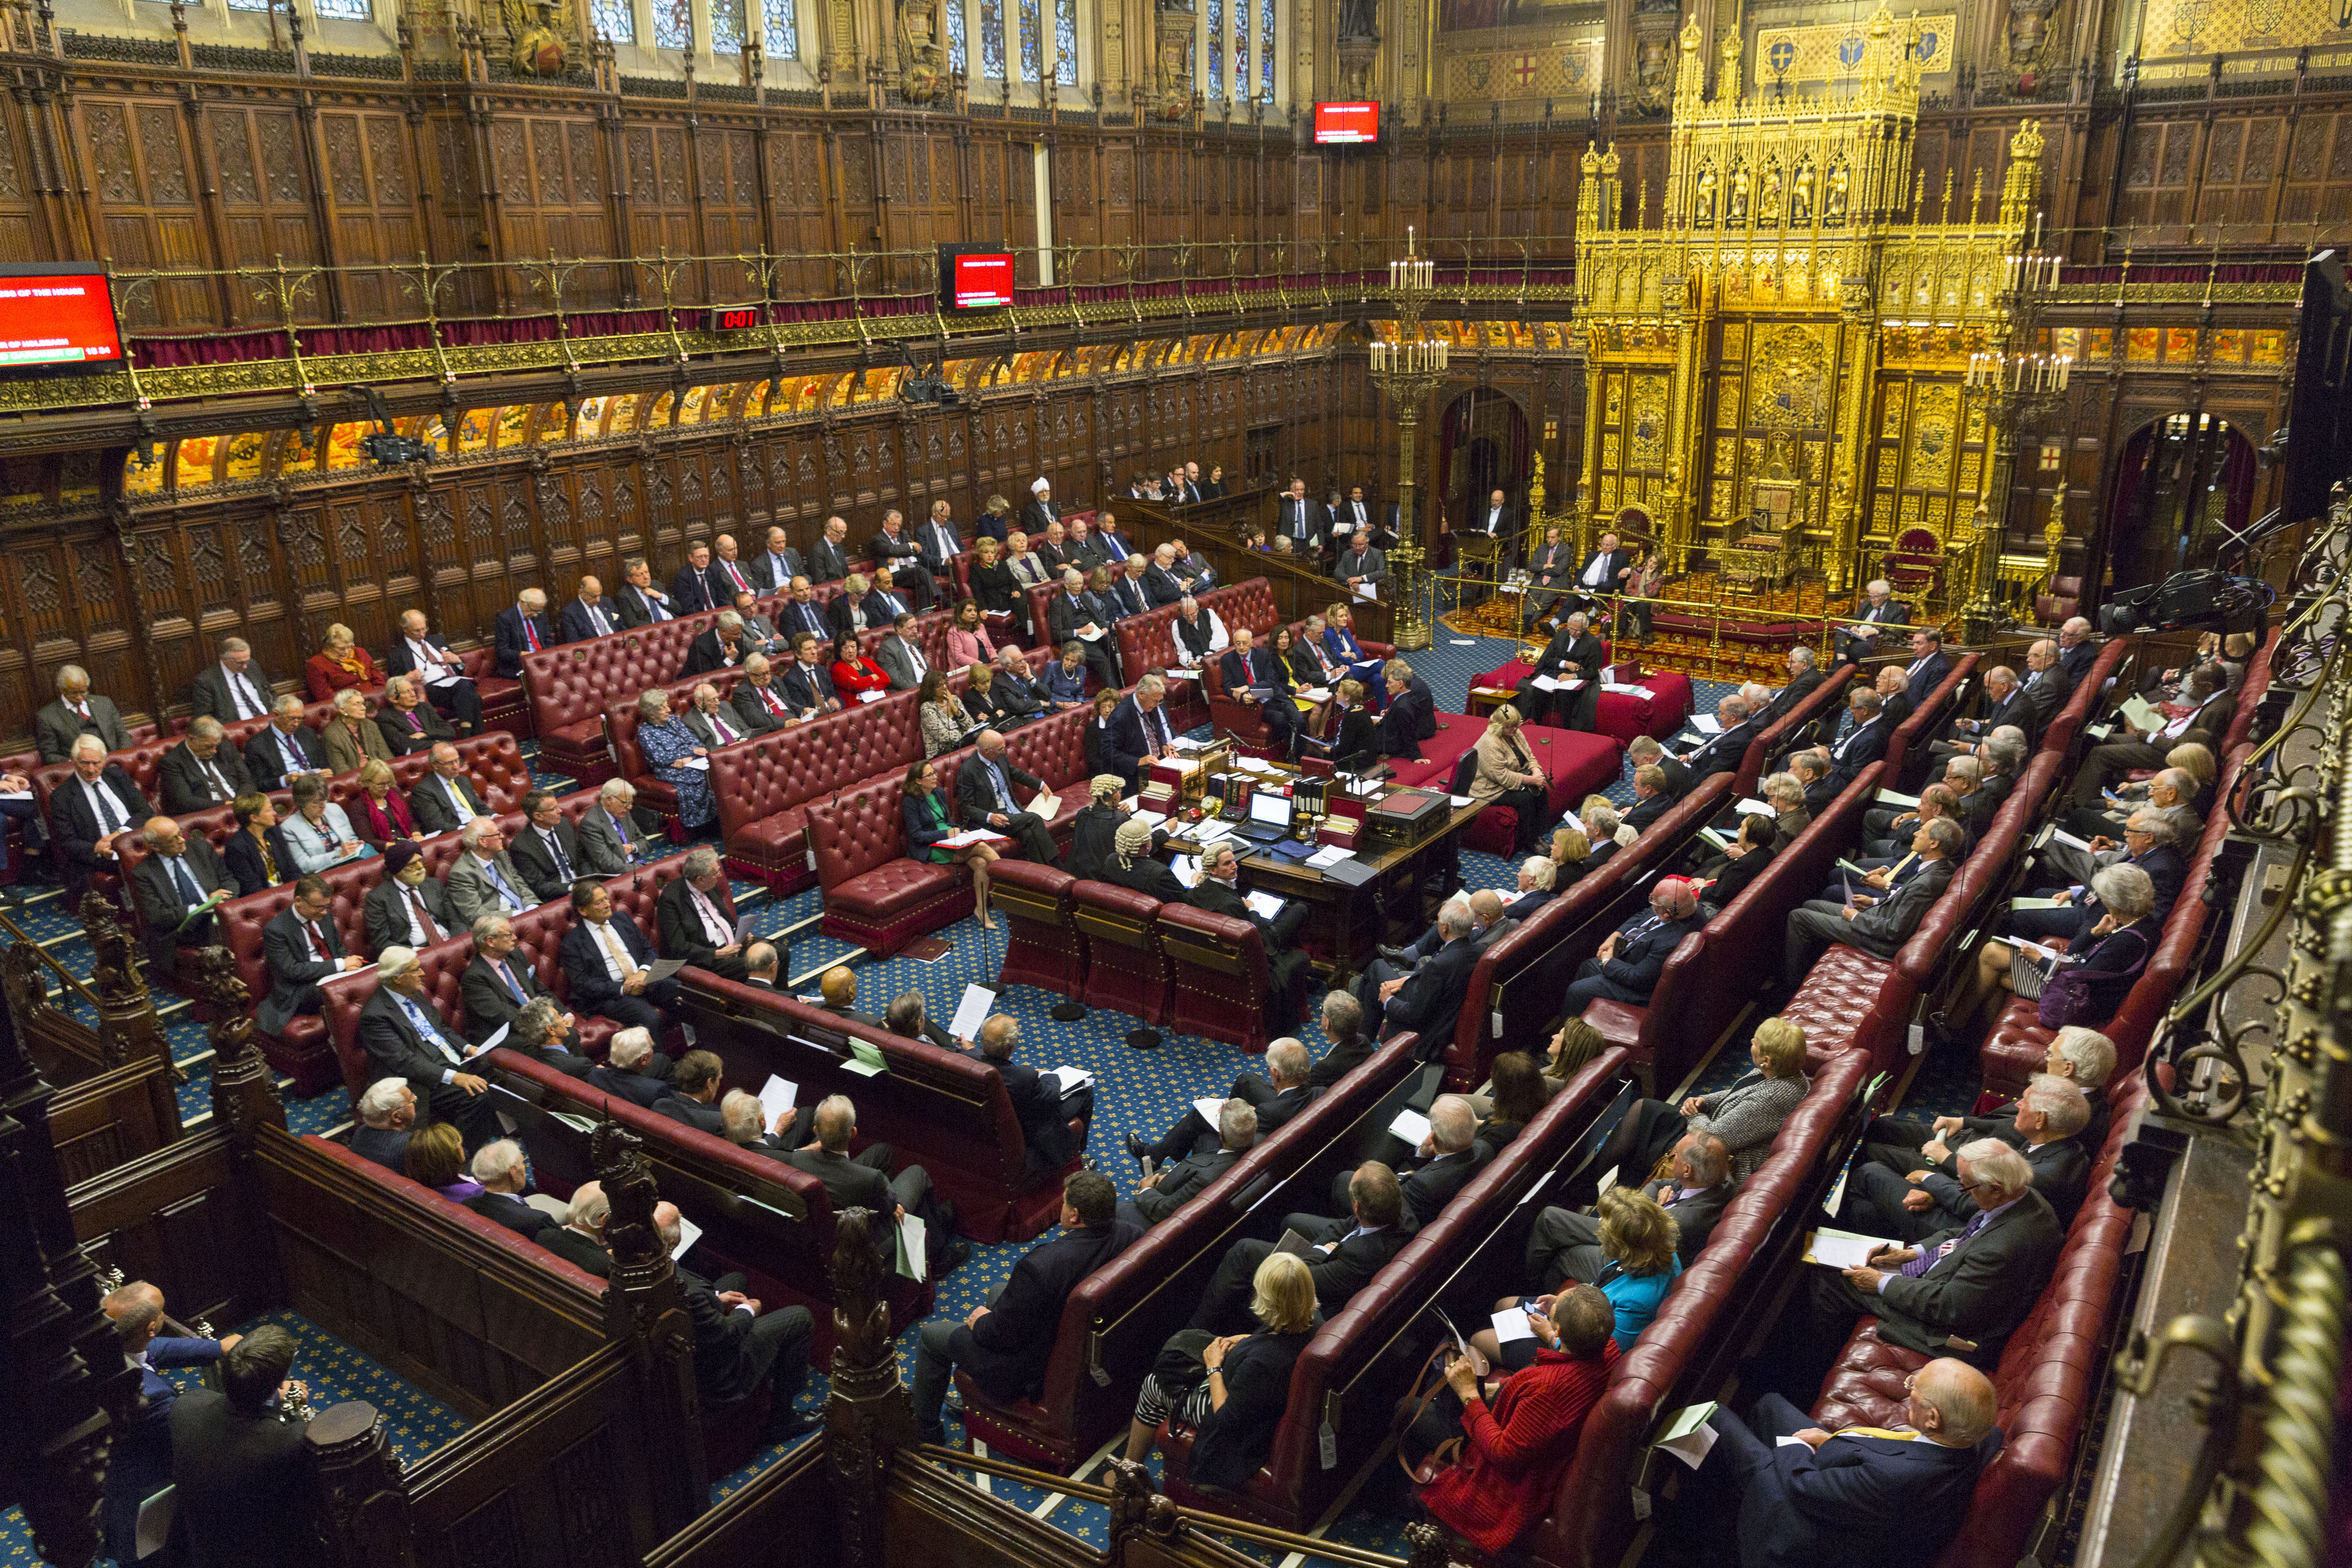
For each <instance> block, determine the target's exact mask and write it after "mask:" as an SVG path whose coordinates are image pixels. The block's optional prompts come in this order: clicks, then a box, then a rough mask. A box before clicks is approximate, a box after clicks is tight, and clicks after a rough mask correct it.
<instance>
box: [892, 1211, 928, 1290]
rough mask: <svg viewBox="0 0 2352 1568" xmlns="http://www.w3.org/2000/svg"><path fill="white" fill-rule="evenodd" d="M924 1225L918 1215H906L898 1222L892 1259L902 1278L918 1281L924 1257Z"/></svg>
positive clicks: (924, 1260) (921, 1272) (921, 1273)
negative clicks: (894, 1256)
mask: <svg viewBox="0 0 2352 1568" xmlns="http://www.w3.org/2000/svg"><path fill="white" fill-rule="evenodd" d="M924 1235H925V1226H924V1225H923V1221H922V1217H921V1216H920V1215H911V1214H910V1215H907V1216H906V1217H905V1218H904V1219H902V1220H900V1221H899V1222H898V1236H897V1237H896V1238H895V1239H896V1241H897V1247H896V1251H897V1253H898V1257H897V1258H896V1259H895V1260H894V1262H895V1265H896V1267H897V1269H898V1274H899V1276H900V1277H901V1278H902V1279H912V1280H915V1281H917V1282H920V1281H921V1279H922V1278H923V1268H924V1266H925V1263H926V1261H927V1260H926V1258H925V1257H924V1254H923V1241H924Z"/></svg>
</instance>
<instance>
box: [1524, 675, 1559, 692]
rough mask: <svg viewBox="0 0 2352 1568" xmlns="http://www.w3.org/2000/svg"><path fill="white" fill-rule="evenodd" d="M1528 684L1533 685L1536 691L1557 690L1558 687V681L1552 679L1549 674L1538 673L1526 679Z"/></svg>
mask: <svg viewBox="0 0 2352 1568" xmlns="http://www.w3.org/2000/svg"><path fill="white" fill-rule="evenodd" d="M1528 685H1529V686H1532V687H1534V688H1535V689H1537V690H1538V691H1558V690H1559V681H1557V680H1554V679H1552V678H1551V677H1550V676H1549V675H1538V676H1537V677H1536V678H1535V679H1533V680H1530V681H1528Z"/></svg>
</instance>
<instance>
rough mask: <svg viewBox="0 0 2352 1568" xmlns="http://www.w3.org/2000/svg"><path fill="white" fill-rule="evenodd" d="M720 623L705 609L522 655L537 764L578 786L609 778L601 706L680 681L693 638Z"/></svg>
mask: <svg viewBox="0 0 2352 1568" xmlns="http://www.w3.org/2000/svg"><path fill="white" fill-rule="evenodd" d="M775 604H776V601H775V600H774V599H772V598H768V599H762V600H761V601H760V614H761V615H763V616H767V617H768V618H769V619H770V620H771V621H772V620H774V619H775ZM718 620H719V616H718V614H717V612H715V611H709V610H706V611H703V612H702V613H701V614H699V615H692V616H678V617H677V619H675V620H668V621H664V622H662V623H661V624H660V625H659V626H632V627H630V628H629V629H628V630H626V631H618V632H614V633H612V634H611V635H609V636H606V637H591V638H589V639H588V640H587V641H586V642H572V643H560V644H558V645H557V646H556V647H543V648H541V649H540V650H539V651H538V652H537V653H527V654H525V655H523V656H522V675H523V679H522V684H523V686H524V687H525V688H527V689H528V690H529V691H530V718H531V727H532V729H533V730H534V731H536V732H537V733H538V736H539V758H540V761H541V763H544V764H545V765H546V767H547V769H548V770H549V771H550V772H551V773H562V774H563V776H564V777H566V778H569V779H572V780H574V781H576V782H577V783H579V784H583V785H584V784H602V783H603V782H604V780H606V779H608V778H610V777H612V776H613V774H612V766H611V763H609V762H608V761H607V760H606V757H605V753H604V707H605V705H606V704H607V703H609V702H611V701H613V700H614V699H616V698H618V697H620V696H622V695H624V694H625V695H627V696H630V697H634V696H635V695H636V693H638V692H640V691H643V690H644V689H646V688H647V687H649V686H667V685H669V684H670V683H671V682H672V681H675V680H677V679H678V678H679V675H680V673H681V672H682V671H683V670H684V669H685V668H686V656H687V650H688V648H689V647H691V646H692V645H693V642H694V639H695V638H696V637H700V636H701V635H702V634H703V633H704V632H705V631H707V630H708V629H709V628H710V627H711V626H715V625H716V624H717V623H718Z"/></svg>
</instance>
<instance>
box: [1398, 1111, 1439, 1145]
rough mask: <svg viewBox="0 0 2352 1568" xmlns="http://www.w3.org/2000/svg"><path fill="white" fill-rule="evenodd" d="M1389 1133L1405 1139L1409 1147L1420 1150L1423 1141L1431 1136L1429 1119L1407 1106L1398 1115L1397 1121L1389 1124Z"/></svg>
mask: <svg viewBox="0 0 2352 1568" xmlns="http://www.w3.org/2000/svg"><path fill="white" fill-rule="evenodd" d="M1389 1131H1391V1132H1393V1133H1395V1134H1396V1135H1397V1136H1398V1137H1399V1138H1402V1139H1403V1140H1404V1141H1405V1142H1406V1143H1407V1144H1408V1145H1409V1146H1411V1147H1412V1148H1415V1149H1418V1148H1420V1147H1421V1141H1422V1140H1423V1139H1424V1138H1426V1137H1428V1136H1429V1118H1428V1117H1426V1116H1423V1114H1422V1113H1421V1112H1420V1111H1418V1110H1413V1109H1412V1107H1411V1106H1407V1107H1405V1109H1403V1110H1400V1111H1398V1112H1397V1113H1396V1120H1395V1121H1391V1122H1390V1123H1389Z"/></svg>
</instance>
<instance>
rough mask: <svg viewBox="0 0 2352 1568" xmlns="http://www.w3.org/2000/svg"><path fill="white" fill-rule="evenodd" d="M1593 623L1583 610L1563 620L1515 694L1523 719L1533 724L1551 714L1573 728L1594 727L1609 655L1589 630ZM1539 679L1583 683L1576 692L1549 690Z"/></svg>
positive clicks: (1551, 716) (1588, 728)
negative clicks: (1541, 684) (1601, 681)
mask: <svg viewBox="0 0 2352 1568" xmlns="http://www.w3.org/2000/svg"><path fill="white" fill-rule="evenodd" d="M1589 625H1590V623H1589V622H1588V621H1587V620H1586V618H1585V616H1584V612H1583V611H1581V610H1577V611H1573V612H1571V613H1570V615H1569V616H1567V618H1566V619H1564V620H1562V621H1561V622H1560V625H1559V630H1558V631H1556V632H1554V633H1553V634H1552V637H1551V641H1550V642H1549V643H1548V644H1546V645H1545V647H1544V650H1543V655H1542V657H1541V658H1538V659H1537V660H1536V666H1535V668H1533V669H1531V670H1529V671H1528V675H1527V678H1526V679H1523V680H1521V681H1520V682H1519V685H1518V689H1517V691H1516V692H1515V693H1514V694H1513V696H1512V701H1513V702H1515V703H1516V704H1517V707H1518V710H1519V715H1520V717H1521V718H1523V719H1526V720H1527V721H1529V722H1530V723H1533V722H1536V721H1540V720H1542V719H1545V718H1546V717H1549V718H1550V719H1552V720H1554V721H1557V722H1559V724H1560V725H1561V726H1563V727H1564V728H1567V729H1570V730H1590V729H1591V728H1592V719H1593V715H1594V714H1595V713H1596V712H1597V711H1598V710H1599V709H1600V701H1601V687H1600V680H1601V664H1602V662H1603V661H1604V660H1605V659H1606V658H1607V657H1608V656H1607V654H1606V653H1604V652H1603V651H1602V649H1601V639H1600V638H1599V637H1594V636H1593V635H1592V634H1591V631H1590V630H1588V629H1587V627H1588V626H1589ZM1538 679H1543V680H1556V681H1559V682H1560V683H1561V684H1562V685H1563V686H1565V685H1566V684H1567V683H1568V682H1570V681H1571V680H1573V681H1580V682H1582V684H1581V685H1580V686H1579V687H1578V688H1577V689H1575V690H1573V691H1568V690H1559V691H1546V690H1543V689H1540V688H1538V686H1537V685H1536V684H1535V683H1536V682H1537V681H1538Z"/></svg>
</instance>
